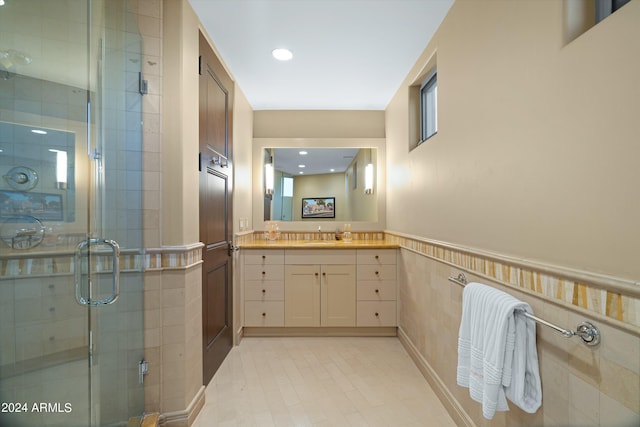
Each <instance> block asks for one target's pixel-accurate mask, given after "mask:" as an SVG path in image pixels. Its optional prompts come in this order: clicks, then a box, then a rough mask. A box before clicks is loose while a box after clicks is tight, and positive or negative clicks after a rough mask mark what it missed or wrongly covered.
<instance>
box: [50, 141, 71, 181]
mask: <svg viewBox="0 0 640 427" xmlns="http://www.w3.org/2000/svg"><path fill="white" fill-rule="evenodd" d="M49 151H51V152H52V153H56V182H55V187H56V188H57V189H58V190H66V189H67V152H66V151H62V150H55V149H53V148H50V149H49Z"/></svg>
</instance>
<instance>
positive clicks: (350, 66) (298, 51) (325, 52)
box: [189, 0, 453, 110]
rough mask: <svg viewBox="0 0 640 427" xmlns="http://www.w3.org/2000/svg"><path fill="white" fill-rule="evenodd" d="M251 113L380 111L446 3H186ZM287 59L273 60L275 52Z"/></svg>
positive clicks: (278, 0) (235, 0) (387, 0)
mask: <svg viewBox="0 0 640 427" xmlns="http://www.w3.org/2000/svg"><path fill="white" fill-rule="evenodd" d="M189 2H190V3H191V5H192V7H193V8H194V10H195V12H196V13H197V15H198V17H199V19H200V21H201V22H202V24H203V25H204V27H205V29H206V31H207V32H208V34H209V36H210V37H211V39H212V40H213V43H214V45H215V47H216V49H217V51H218V52H219V53H220V55H221V56H222V59H223V61H224V62H225V64H226V65H227V67H228V68H229V71H230V72H231V74H232V75H233V76H234V78H235V80H236V81H237V83H238V85H239V86H240V88H241V89H242V92H243V93H244V95H245V96H246V98H247V99H248V101H249V103H250V104H251V106H252V108H253V109H254V110H384V109H385V108H386V107H387V104H388V103H389V101H390V100H391V97H392V96H393V95H394V94H395V92H396V91H397V90H398V87H399V86H400V83H401V82H402V81H403V80H404V78H405V77H406V76H407V73H408V72H409V70H410V69H411V67H412V66H413V65H414V64H415V62H416V60H417V59H418V57H419V55H420V54H421V53H422V51H423V50H424V49H425V47H426V46H427V43H428V42H429V40H430V39H431V37H432V36H433V34H434V32H435V31H436V29H437V28H438V26H439V25H440V23H441V22H442V19H443V18H444V16H445V15H446V13H447V11H448V10H449V8H450V7H451V5H452V4H453V0H189ZM282 47H284V48H288V49H289V50H291V51H292V52H293V55H294V56H293V59H291V60H290V61H286V62H281V61H277V60H276V59H274V58H273V57H272V56H271V51H272V50H273V49H275V48H282Z"/></svg>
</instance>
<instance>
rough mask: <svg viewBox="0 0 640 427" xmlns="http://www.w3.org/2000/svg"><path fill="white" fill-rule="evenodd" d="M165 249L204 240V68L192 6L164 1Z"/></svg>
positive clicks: (163, 217) (178, 0)
mask: <svg viewBox="0 0 640 427" xmlns="http://www.w3.org/2000/svg"><path fill="white" fill-rule="evenodd" d="M163 6H164V15H163V17H164V25H163V39H162V43H163V57H164V58H163V59H164V60H163V62H162V64H163V69H162V70H163V81H164V82H165V84H164V85H163V97H162V100H163V103H162V110H163V114H162V133H163V135H162V154H163V155H162V244H163V245H165V246H168V245H181V244H189V243H193V242H197V241H199V235H198V224H199V222H198V212H199V205H198V169H197V168H196V167H194V165H195V164H196V161H197V159H198V151H199V150H198V141H199V136H198V132H199V128H198V67H197V66H196V65H195V64H197V63H198V56H199V48H198V45H199V39H198V29H199V25H200V22H199V21H198V17H197V16H196V14H195V13H194V12H193V10H192V9H191V6H190V5H189V3H188V2H186V1H182V0H169V1H166V2H163Z"/></svg>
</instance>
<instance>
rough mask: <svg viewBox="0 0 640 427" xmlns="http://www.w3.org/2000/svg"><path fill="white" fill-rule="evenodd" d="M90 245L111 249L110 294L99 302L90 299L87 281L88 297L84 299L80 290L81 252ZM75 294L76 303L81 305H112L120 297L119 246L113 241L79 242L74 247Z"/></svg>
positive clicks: (93, 240)
mask: <svg viewBox="0 0 640 427" xmlns="http://www.w3.org/2000/svg"><path fill="white" fill-rule="evenodd" d="M91 245H106V246H109V247H110V248H111V269H112V285H111V294H110V295H109V296H108V297H106V298H104V299H99V300H95V301H94V300H92V299H91V281H89V286H88V287H87V289H88V290H89V296H88V297H87V298H85V297H84V296H83V295H82V292H81V290H80V288H81V285H82V251H83V249H84V248H87V247H91ZM74 269H75V294H76V302H77V303H78V304H81V305H89V306H96V305H107V304H113V303H114V302H116V300H117V299H118V296H119V295H120V245H118V243H117V242H116V241H115V240H110V239H88V240H85V241H83V242H80V243H79V244H78V246H76V254H75V266H74Z"/></svg>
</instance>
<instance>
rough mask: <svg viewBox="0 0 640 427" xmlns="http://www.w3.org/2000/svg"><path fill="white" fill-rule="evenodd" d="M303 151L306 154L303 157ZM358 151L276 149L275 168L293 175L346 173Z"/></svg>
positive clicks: (345, 149)
mask: <svg viewBox="0 0 640 427" xmlns="http://www.w3.org/2000/svg"><path fill="white" fill-rule="evenodd" d="M301 151H304V152H306V154H303V155H301V154H300V152H301ZM358 151H360V149H359V148H305V149H301V148H274V150H273V160H274V168H275V169H276V170H279V171H282V172H286V173H288V174H291V175H300V174H301V173H302V174H304V175H316V174H326V173H344V172H345V171H346V170H347V168H348V167H349V165H350V164H351V162H352V161H353V158H354V157H355V156H356V155H357V154H358ZM300 165H304V166H300ZM331 169H333V171H332V170H331Z"/></svg>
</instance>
